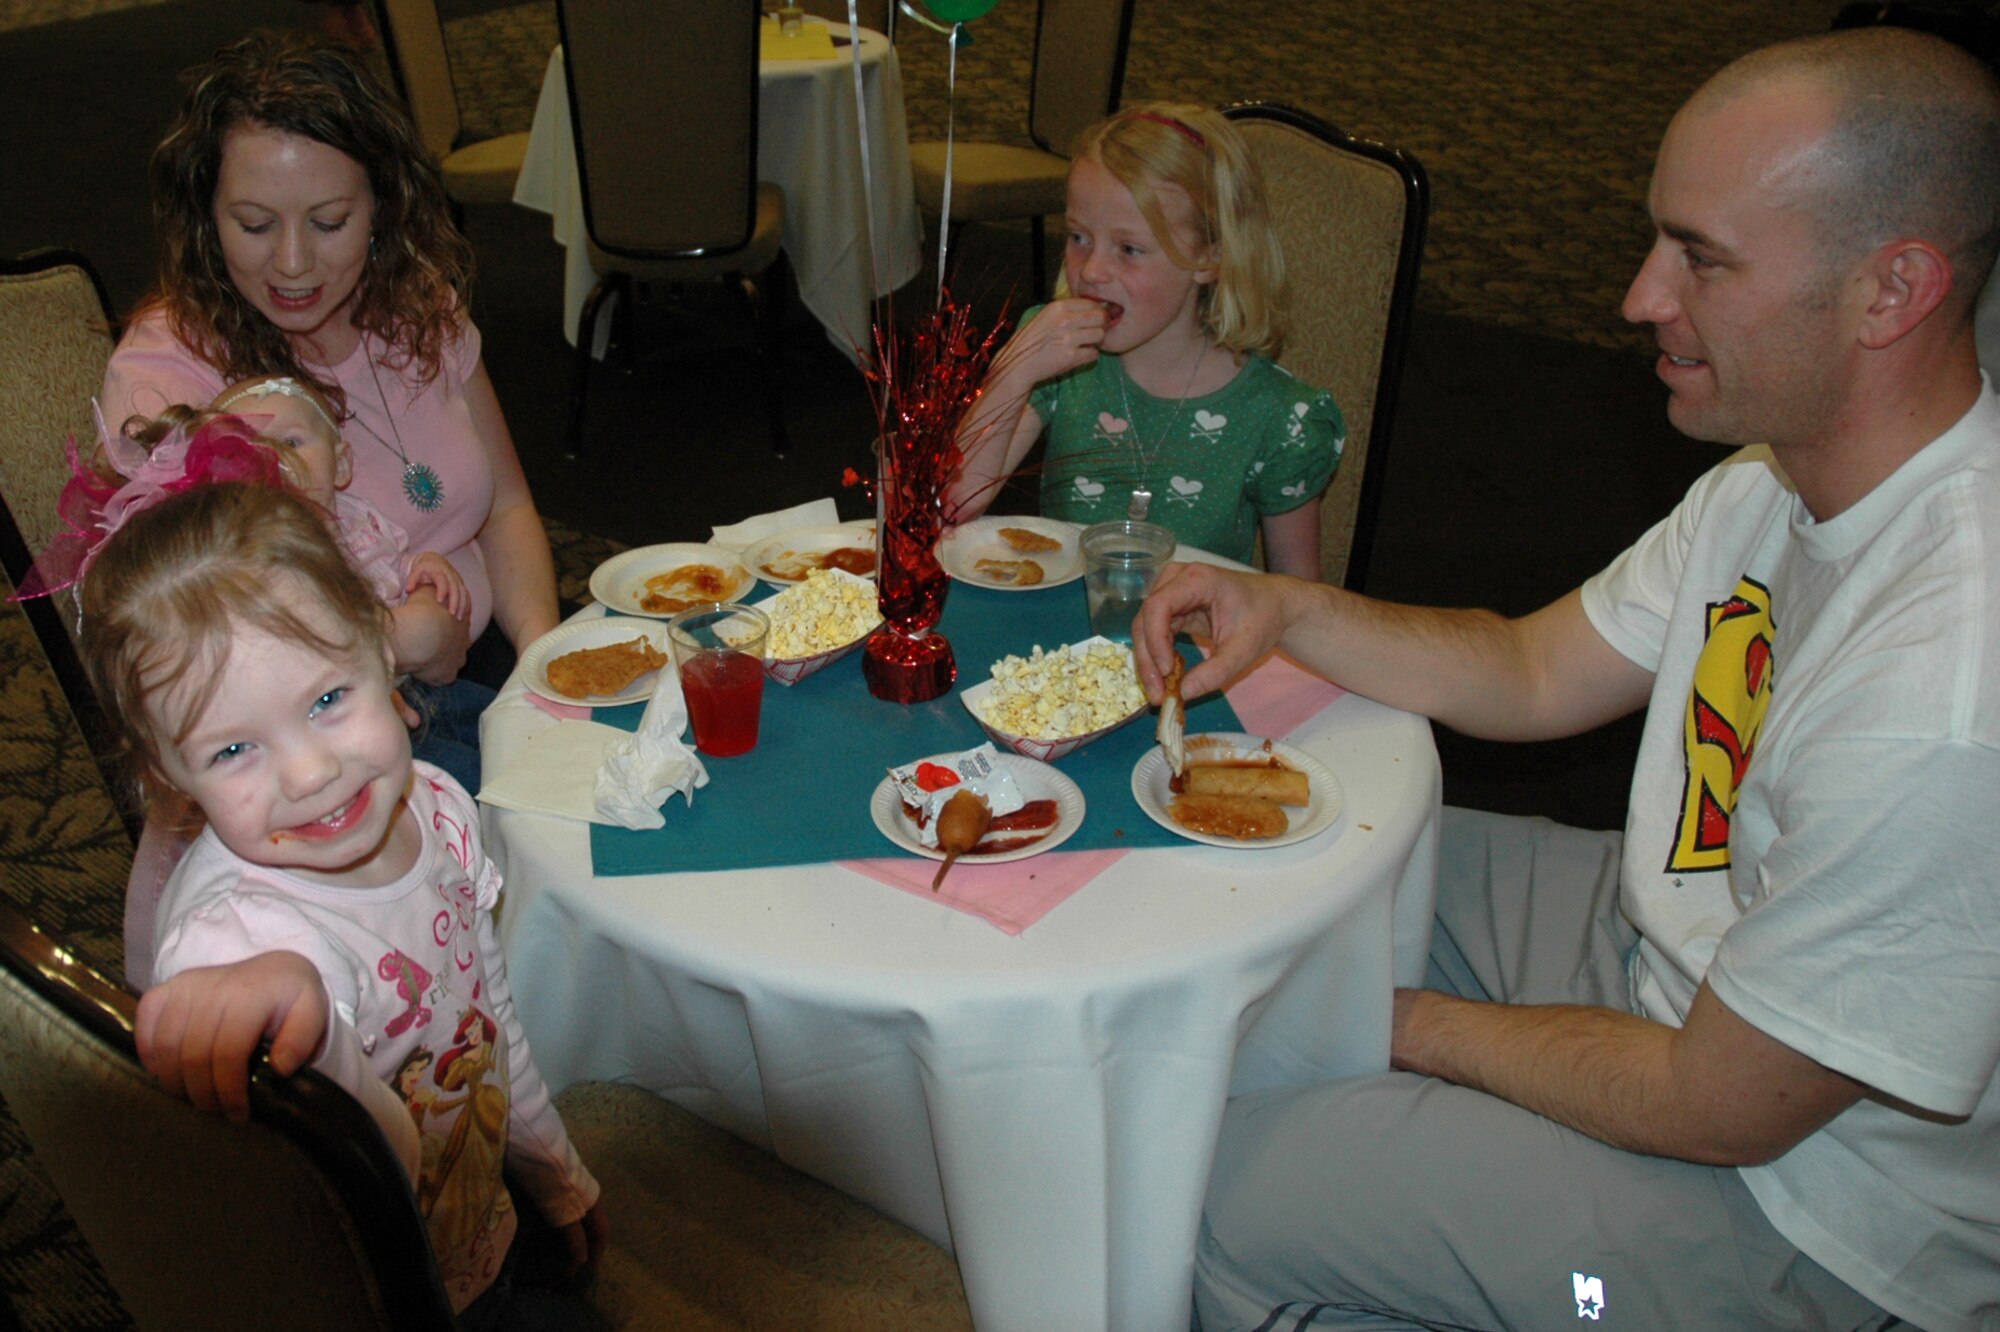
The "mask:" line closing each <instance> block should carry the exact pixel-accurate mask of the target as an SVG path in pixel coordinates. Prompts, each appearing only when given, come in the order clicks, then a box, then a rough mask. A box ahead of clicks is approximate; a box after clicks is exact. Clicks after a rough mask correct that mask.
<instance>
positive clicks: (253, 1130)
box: [0, 905, 454, 1332]
mask: <svg viewBox="0 0 2000 1332" xmlns="http://www.w3.org/2000/svg"><path fill="white" fill-rule="evenodd" d="M136 1005H137V1001H136V999H135V998H134V997H133V996H132V994H131V993H130V992H129V991H126V990H124V989H121V988H120V987H118V986H116V985H113V984H112V983H111V982H109V981H107V980H105V979H104V978H103V977H102V976H100V975H98V974H97V973H96V972H94V971H91V970H90V969H88V968H87V967H85V966H83V965H82V964H81V963H79V962H77V961H76V960H75V959H74V958H73V957H72V956H71V955H70V954H69V953H68V952H66V951H65V950H64V949H63V948H61V947H60V946H59V945H58V944H57V943H56V942H55V941H54V940H52V939H50V938H49V937H48V936H46V935H44V934H42V933H41V932H40V931H39V930H37V929H35V927H34V926H33V925H31V924H30V923H29V922H28V920H27V919H26V917H24V916H22V915H21V914H20V913H19V912H18V911H16V910H15V909H14V908H13V907H11V906H5V905H0V1093H4V1094H5V1096H6V1101H7V1108H8V1109H9V1110H10V1111H12V1113H13V1115H14V1117H15V1119H16V1120H18V1121H19V1123H20V1125H21V1127H22V1128H23V1129H24V1130H25V1131H26V1133H27V1136H28V1140H29V1142H30V1144H31V1145H32V1146H33V1148H34V1154H35V1160H36V1161H37V1162H38V1163H39V1164H40V1165H41V1166H42V1167H43V1168H44V1169H45V1170H46V1171H47V1172H48V1175H49V1177H50V1178H51V1179H52V1180H53V1181H54V1183H55V1186H56V1191H57V1192H58V1193H59V1194H60V1195H61V1196H62V1200H63V1203H64V1205H65V1206H66V1207H67V1209H68V1210H69V1212H70V1214H71V1216H73V1217H74V1218H75V1220H76V1223H77V1228H78V1229H79V1230H81V1231H82V1232H83V1236H84V1238H85V1239H86V1240H88V1241H89V1242H90V1246H91V1249H92V1251H93V1252H94V1253H95V1255H96V1256H97V1259H98V1262H99V1263H100V1264H101V1265H102V1267H103V1269H104V1273H105V1275H106V1277H108V1278H109V1279H110V1281H111V1284H112V1286H113V1287H114V1288H115V1289H116V1290H117V1292H118V1294H119V1297H120V1298H121V1299H122V1300H123V1301H124V1303H125V1306H126V1308H127V1310H128V1311H129V1312H130V1313H131V1314H132V1316H133V1318H134V1319H135V1320H136V1322H137V1323H138V1325H139V1326H140V1327H141V1328H147V1329H153V1328H157V1329H175V1330H176V1332H194V1330H197V1329H211V1328H212V1329H216V1332H233V1329H239V1328H246V1327H284V1328H287V1329H294V1330H297V1329H308V1328H311V1329H326V1332H349V1330H350V1329H358V1328H384V1329H399V1330H400V1329H408V1332H438V1330H439V1329H450V1328H451V1327H452V1326H454V1320H453V1317H452V1312H451V1304H450V1301H449V1300H448V1299H447V1297H446V1295H445V1291H444V1286H443V1283H442V1282H441V1281H440V1279H439V1277H438V1273H437V1264H436V1262H435V1261H434V1260H433V1259H432V1256H431V1248H430V1239H429V1237H428V1235H427V1234H426V1233H425V1230H424V1224H423V1219H422V1218H421V1217H420V1216H419V1215H418V1213H417V1205H416V1198H415V1195H414V1194H413V1193H412V1192H411V1190H410V1187H409V1185H408V1183H407V1182H406V1181H405V1179H404V1177H403V1172H402V1168H401V1166H400V1165H399V1164H398V1163H397V1161H396V1158H395V1155H394V1153H393V1152H392V1150H391V1148H390V1147H389V1144H388V1142H387V1140H386V1139H384V1138H383V1136H382V1132H381V1130H380V1129H379V1128H378V1127H377V1126H376V1124H375V1121H374V1120H372V1119H370V1118H369V1117H368V1114H367V1112H366V1111H364V1110H363V1109H362V1108H361V1106H360V1104H359V1103H358V1102H356V1101H355V1100H353V1098H351V1097H349V1096H348V1095H347V1093H345V1092H344V1091H342V1090H340V1089H339V1088H338V1087H336V1086H335V1085H334V1084H333V1083H331V1082H329V1081H328V1080H326V1079H325V1078H323V1077H321V1076H320V1075H319V1074H317V1073H313V1072H311V1071H309V1070H308V1071H305V1072H302V1073H300V1074H298V1075H297V1076H295V1077H292V1078H280V1077H278V1076H276V1075H275V1074H273V1073H271V1071H270V1070H269V1069H268V1068H260V1069H259V1071H258V1073H257V1075H256V1077H255V1079H254V1080H253V1083H252V1087H251V1092H252V1116H253V1118H252V1122H251V1123H250V1124H249V1125H247V1126H241V1127H239V1126H237V1125H234V1124H231V1123H229V1122H227V1121H226V1120H223V1119H221V1118H219V1117H217V1116H213V1115H207V1114H203V1113H202V1112H200V1111H198V1110H196V1109H195V1108H194V1107H193V1106H191V1105H189V1104H187V1103H186V1102H184V1101H180V1100H178V1099H175V1098H173V1097H170V1096H168V1095H167V1094H166V1093H165V1092H163V1091H162V1090H160V1086H159V1084H158V1083H157V1082H155V1081H154V1080H153V1078H152V1076H151V1075H150V1074H148V1073H147V1072H146V1071H145V1069H144V1068H143V1067H141V1065H140V1064H139V1062H138V1058H137V1055H136V1054H135V1053H134V1050H135V1047H134V1045H133V1038H132V1023H133V1017H134V1014H135V1012H136Z"/></svg>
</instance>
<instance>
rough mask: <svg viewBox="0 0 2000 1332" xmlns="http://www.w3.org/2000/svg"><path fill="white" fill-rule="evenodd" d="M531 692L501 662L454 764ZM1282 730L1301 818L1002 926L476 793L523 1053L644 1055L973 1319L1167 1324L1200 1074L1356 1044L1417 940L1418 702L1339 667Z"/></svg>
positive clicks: (1295, 1061) (1027, 864) (853, 799)
mask: <svg viewBox="0 0 2000 1332" xmlns="http://www.w3.org/2000/svg"><path fill="white" fill-rule="evenodd" d="M1059 594H1071V595H1075V596H1077V597H1078V598H1080V597H1081V595H1082V593H1081V588H1080V586H1079V587H1070V588H1053V589H1049V590H1048V591H1046V592H1044V593H1042V594H1040V595H1044V596H1049V597H1055V596H1057V595H1059ZM600 613H601V612H600V610H599V609H598V608H596V607H590V608H586V610H585V611H583V612H580V614H581V615H596V614H600ZM1260 669H1262V670H1267V671H1268V670H1281V669H1282V670H1290V669H1295V668H1291V667H1289V666H1288V665H1283V664H1272V665H1267V666H1266V667H1263V668H1260ZM980 674H981V673H980V672H978V671H976V670H975V671H974V672H973V675H974V678H975V679H976V678H978V676H979V675H980ZM962 682H964V683H970V681H962ZM813 683H814V681H813V680H811V679H808V680H806V681H804V682H802V684H801V685H800V686H798V688H800V689H805V688H809V687H811V686H812V685H813ZM772 687H775V686H772ZM1321 688H1323V686H1321ZM1231 701H1232V703H1235V702H1236V700H1235V698H1234V697H1232V700H1231ZM881 706H882V707H883V708H885V709H886V708H892V707H895V706H896V705H894V704H889V703H883V704H882V705H881ZM1239 710H1241V709H1240V707H1239ZM1244 716H1245V718H1246V724H1247V719H1248V717H1249V716H1250V714H1249V713H1248V712H1245V713H1244ZM558 724H559V723H558V722H557V720H556V719H555V718H554V717H552V716H551V715H549V714H548V713H547V712H545V711H543V710H542V709H541V708H540V707H538V706H536V705H535V704H534V703H533V702H531V700H530V697H529V695H528V694H527V691H526V690H525V689H524V687H523V686H522V684H521V681H520V678H519V676H518V674H517V676H516V678H515V679H514V680H512V681H510V682H509V684H508V686H507V687H506V689H504V690H503V691H502V693H501V696H500V698H499V700H498V701H497V702H496V703H495V705H494V706H493V707H492V708H491V709H490V710H489V711H488V712H487V714H486V716H485V720H484V726H483V729H484V744H485V764H486V768H487V771H488V772H489V773H491V772H498V771H501V770H503V769H505V768H506V767H507V765H508V764H509V762H510V761H511V760H512V759H513V757H514V756H515V755H517V754H519V753H520V752H521V751H522V749H523V747H524V746H526V745H527V744H528V742H529V740H530V737H532V736H534V735H536V734H537V733H539V732H541V731H543V730H546V729H547V728H549V727H553V726H556V725H558ZM1134 724H1135V725H1146V724H1148V723H1145V722H1138V723H1134ZM1287 739H1288V742H1289V743H1291V744H1294V745H1297V746H1298V747H1300V748H1301V749H1303V750H1305V751H1306V752H1307V753H1308V754H1310V755H1311V756H1312V757H1314V758H1316V759H1318V760H1319V761H1320V762H1321V763H1323V764H1325V765H1326V767H1327V768H1328V769H1330V770H1331V771H1332V772H1333V774H1334V775H1335V776H1336V777H1337V778H1338V780H1339V783H1340V786H1341V788H1342V793H1343V805H1342V808H1341V812H1340V815H1339V818H1338V821H1337V823H1336V824H1335V825H1334V827H1333V828H1331V829H1329V830H1328V831H1327V832H1325V833H1323V834H1321V835H1320V836H1318V837H1316V838H1314V839H1311V840H1309V841H1305V842H1301V843H1298V844H1295V845H1291V846H1285V847H1276V848H1269V849H1252V848H1246V849H1241V850H1238V849H1223V848H1218V847H1211V846H1206V845H1199V844H1196V843H1193V842H1188V843H1185V844H1184V845H1183V844H1176V845H1175V846H1173V847H1171V848H1168V849H1150V850H1137V851H1131V852H1128V853H1126V854H1124V855H1123V856H1122V857H1121V858H1119V859H1117V860H1116V861H1115V862H1114V863H1112V864H1111V866H1110V868H1108V869H1107V870H1105V871H1104V872H1103V873H1102V874H1100V875H1099V876H1098V877H1096V878H1095V879H1092V880H1090V881H1089V882H1088V883H1086V884H1084V886H1083V887H1081V888H1080V889H1078V890H1077V891H1076V892H1075V893H1074V895H1073V896H1071V897H1070V898H1068V899H1067V900H1066V901H1063V902H1062V903H1061V904H1060V905H1059V906H1057V907H1056V908H1055V909H1054V910H1052V911H1051V912H1049V914H1048V915H1047V916H1046V917H1044V918H1042V919H1040V920H1039V921H1037V922H1036V923H1034V924H1033V925H1031V926H1030V927H1029V928H1027V930H1026V931H1025V932H1023V933H1021V934H1019V935H1018V936H1010V935H1009V934H1006V933H1003V932H1002V931H1001V930H999V929H996V928H995V927H994V926H993V925H991V924H989V923H987V922H986V921H985V920H982V919H979V918H976V917H974V916H971V915H966V914H962V913H960V912H958V911H954V910H951V909H948V908H946V907H944V906H942V905H940V904H938V903H936V902H934V901H931V900H927V896H926V895H925V894H922V893H912V892H905V891H902V890H900V889H897V888H892V887H889V886H886V885H885V884H883V883H881V882H878V881H876V880H875V879H872V878H869V877H865V876H864V875H863V874H861V873H859V872H856V871H854V870H850V869H848V868H845V867H843V866H841V865H837V864H820V865H812V866H798V867H789V868H764V869H744V870H733V871H729V872H718V873H684V874H673V875H665V874H640V875H630V876H616V877H597V876H595V875H593V873H592V871H591V843H590V835H589V827H588V825H586V824H583V823H580V822H573V821H569V820H565V819H561V818H555V817H551V816H549V815H545V814H532V813H523V812H519V811H510V810H503V809H497V808H493V807H490V806H488V807H484V809H483V817H484V825H485V829H486V834H487V844H488V849H489V852H490V853H491V854H492V855H493V857H494V858H495V859H496V860H497V861H498V862H499V864H500V867H501V870H502V872H503V874H504V875H505V880H506V888H505V898H504V902H505V905H504V907H503V909H502V911H501V913H500V918H501V927H502V934H503V937H504V940H505V944H506V948H507V954H508V965H509V972H510V975H511V977H512V980H513V986H514V994H515V997H516V1000H517V1002H518V1005H519V1010H520V1014H521V1019H522V1022H523V1023H524V1025H525V1026H526V1028H527V1031H528V1034H529V1037H530V1040H531V1042H532V1044H533V1048H534V1050H535V1053H536V1057H537V1059H538V1061H539V1062H540V1064H541V1067H542V1070H543V1072H544V1073H545V1074H546V1075H547V1076H548V1078H549V1081H550V1082H551V1084H552V1085H554V1086H556V1087H562V1086H565V1085H568V1084H570V1083H573V1082H576V1081H579V1080H583V1079H593V1078H599V1079H601V1078H609V1079H624V1080H630V1081H633V1082H636V1083H638V1084H640V1085H643V1086H646V1087H648V1088H651V1089H652V1090H654V1091H657V1092H659V1093H661V1094H663V1095H665V1096H668V1097H670V1098H672V1099H673V1100H675V1101H677V1102H679V1103H680V1104H682V1105H684V1106H686V1107H687V1108H689V1109H691V1110H693V1111H694V1112H695V1113H697V1114H699V1115H701V1116H702V1117H704V1118H706V1119H708V1120H710V1121H712V1122H714V1123H716V1124H719V1125H721V1126H723V1127H725V1128H727V1129H730V1130H732V1131H733V1132H735V1133H737V1134H738V1135H740V1136H741V1137H743V1138H745V1139H747V1140H749V1141H751V1142H753V1143H756V1144H759V1145H761V1146H763V1147H766V1148H768V1149H769V1150H771V1151H772V1152H774V1153H776V1154H777V1155H778V1156H779V1157H780V1158H782V1159H783V1160H785V1161H786V1162H788V1163H790V1164H791V1165H793V1166H796V1167H798V1168H799V1169H801V1170H804V1171H807V1172H808V1173H810V1174H813V1175H816V1176H818V1177H819V1178H821V1179H823V1180H826V1181H827V1182H829V1183H831V1184H833V1185H835V1186H837V1187H839V1188H841V1189H843V1190H845V1191H847V1192H848V1193H850V1194H852V1195H854V1196H856V1197H858V1198H861V1199H863V1200H864V1201H866V1202H868V1203H870V1204H872V1205H873V1206H875V1207H877V1208H879V1209H880V1210H882V1211H883V1212H886V1213H888V1214H889V1215H890V1216H893V1217H896V1218H897V1219H899V1220H901V1221H903V1222H905V1223H906V1224H908V1225H910V1226H912V1227H913V1228H915V1229H916V1230H918V1231H920V1232H922V1233H923V1234H925V1235H928V1236H930V1237H931V1238H932V1239H934V1240H936V1241H937V1242H938V1243H940V1244H943V1245H947V1246H949V1247H950V1248H951V1249H952V1250H953V1251H954V1252H955V1254H956V1255H957V1258H958V1261H959V1266H960V1269H961V1271H962V1273H963V1275H964V1278H965V1284H966V1291H967V1295H968V1297H969V1299H970V1302H971V1307H972V1310H973V1314H974V1318H975V1321H976V1322H977V1324H978V1326H979V1327H980V1328H981V1329H982V1330H983V1332H1004V1330H1006V1329H1019V1330H1020V1332H1046V1330H1047V1329H1050V1328H1061V1329H1064V1332H1088V1330H1089V1329H1114V1328H1116V1329H1147V1330H1149V1332H1150V1330H1153V1329H1160V1330H1162V1332H1164V1330H1165V1329H1172V1330H1173V1332H1182V1329H1185V1328H1186V1327H1187V1323H1188V1310H1189V1300H1190V1291H1191V1283H1192V1269H1193V1257H1194V1248H1195V1238H1196V1231H1197V1227H1198V1224H1199V1219H1200V1213H1201V1203H1202V1198H1203V1194H1204V1191H1205V1188H1206V1182H1207V1176H1208V1172H1209V1166H1210V1163H1211V1159H1212V1157H1213V1154H1214V1149H1215V1143H1216V1137H1217V1132H1218V1128H1219V1123H1220V1119H1221V1115H1222V1111H1223V1106H1224V1102H1225V1100H1226V1099H1227V1097H1228V1096H1230V1095H1232V1094H1236V1093H1241V1092H1246V1091H1251V1090H1256V1089H1260V1088H1265V1087H1271V1086H1279V1085H1295V1084H1304V1083H1310V1082H1315V1081H1320V1080H1324V1079H1327V1078H1331V1077H1339V1076H1345V1075H1351V1074H1359V1073H1366V1072H1371V1071H1379V1070H1381V1069H1384V1068H1386V1067H1387V1066H1388V1057H1389V1024H1390V1010H1391V998H1392V994H1391V992H1392V989H1393V987H1394V986H1396V985H1413V984H1416V983H1418V982H1419V981H1420V980H1421V978H1422V975H1423V968H1424V963H1425V951H1426V949H1427V947H1428V941H1429V934H1430V922H1431V910H1432V905H1433V894H1434V889H1435V870H1436V836H1437V816H1438V809H1439V795H1440V775H1439V767H1438V761H1437V751H1436V749H1435V747H1434V745H1433V743H1432V740H1431V733H1430V728H1429V725H1428V723H1426V722H1425V721H1424V720H1423V719H1422V718H1420V717H1416V716H1413V715H1411V714H1409V713H1405V712H1400V711H1397V710H1395V709H1393V708H1388V707H1384V706H1382V705H1380V704H1377V703H1373V702H1370V701H1368V700H1366V699H1363V698H1359V697H1357V696H1355V695H1352V694H1344V695H1340V696H1338V697H1336V698H1334V699H1333V701H1332V702H1331V703H1330V704H1328V705H1326V706H1324V708H1323V709H1321V710H1320V711H1319V712H1318V713H1317V714H1316V715H1310V716H1309V718H1308V719H1307V720H1304V721H1303V722H1302V723H1301V724H1299V725H1298V726H1297V727H1296V728H1295V729H1292V730H1291V731H1290V733H1289V735H1288V737H1287ZM762 743H763V744H767V745H768V744H773V743H779V741H778V740H777V739H775V738H773V737H771V736H769V735H767V736H766V737H765V738H764V740H763V741H762ZM800 761H801V762H806V763H810V762H811V761H812V760H811V756H810V754H802V755H800ZM730 762H731V760H728V759H710V760H708V766H709V770H710V773H711V777H712V780H713V781H714V782H716V783H722V782H727V781H729V780H730V767H729V765H730ZM869 795H870V792H869V791H867V790H829V791H827V792H825V795H824V799H823V800H822V801H821V802H820V803H819V804H818V805H817V807H815V808H811V809H773V810H771V819H772V820H773V821H774V822H776V821H779V820H796V819H820V820H826V819H857V820H867V819H868V818H869V813H868V802H869ZM701 798H702V796H701V793H700V792H697V793H696V795H695V799H696V800H697V801H699V800H700V799H701ZM677 812H678V813H680V814H681V815H682V817H683V818H685V817H686V811H685V810H684V809H682V808H681V805H680V801H679V800H678V799H677V798H676V799H675V800H674V801H673V802H672V803H670V805H669V806H668V808H667V810H666V817H667V827H666V829H665V830H664V832H665V833H666V834H671V833H672V832H673V829H674V821H675V815H676V813H677ZM1086 817H1087V818H1089V819H1093V820H1094V819H1113V820H1117V819H1127V818H1129V819H1143V818H1144V817H1145V815H1144V814H1143V813H1142V812H1141V811H1140V810H1139V808H1138V807H1137V806H1136V805H1133V806H1131V807H1130V808H1129V809H1123V810H1121V809H1116V808H1113V809H1104V808H1099V807H1097V806H1096V805H1093V806H1092V808H1091V809H1090V810H1089V811H1088V813H1087V815H1086ZM883 851H884V852H885V853H889V852H890V851H891V848H890V847H889V846H888V844H887V843H886V842H885V843H883ZM1058 854H1060V853H1058ZM746 859H747V858H746ZM1035 864H1036V862H1035V861H1034V860H1027V861H1022V862H1020V863H1019V866H1018V867H1017V868H1022V869H1026V870H1032V869H1033V868H1034V866H1035Z"/></svg>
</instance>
